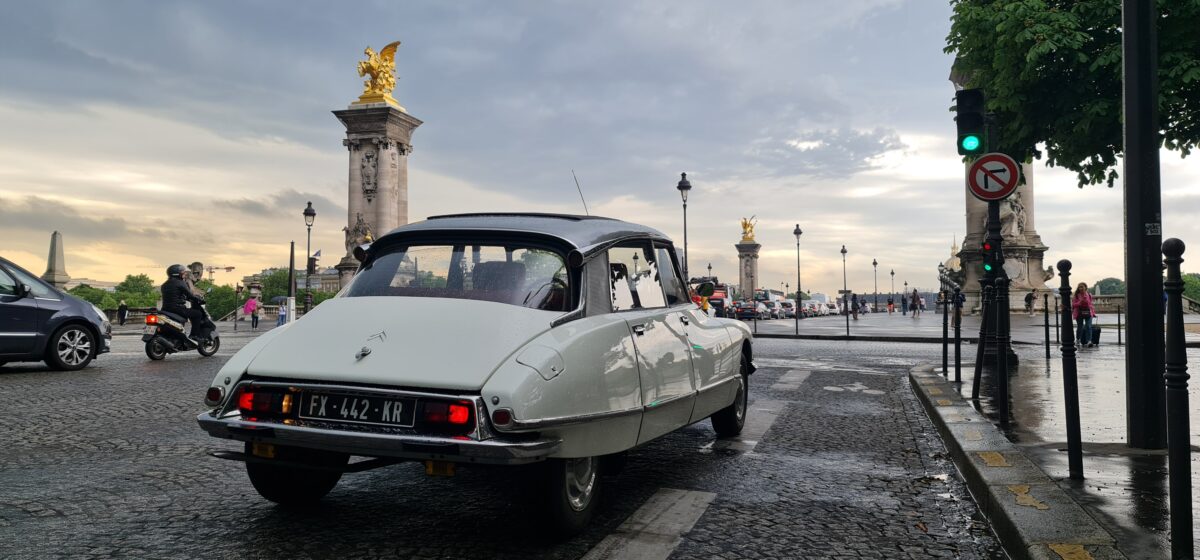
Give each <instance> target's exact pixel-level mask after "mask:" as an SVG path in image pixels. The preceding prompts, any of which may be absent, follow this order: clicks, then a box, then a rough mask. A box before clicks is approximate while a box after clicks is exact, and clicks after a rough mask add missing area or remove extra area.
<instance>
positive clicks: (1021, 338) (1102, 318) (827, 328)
mask: <svg viewBox="0 0 1200 560" xmlns="http://www.w3.org/2000/svg"><path fill="white" fill-rule="evenodd" d="M951 319H953V317H951ZM1121 321H1122V322H1124V321H1125V317H1124V316H1122V317H1121ZM1010 322H1011V325H1012V337H1013V342H1015V343H1018V344H1037V345H1041V344H1044V343H1045V340H1046V334H1045V333H1046V330H1045V326H1044V323H1043V316H1042V315H1041V314H1040V313H1039V314H1037V315H1036V316H1034V317H1030V316H1028V315H1026V314H1024V313H1014V314H1012V316H1011V320H1010ZM1184 322H1185V323H1187V324H1188V325H1189V326H1191V327H1192V329H1193V331H1194V332H1189V333H1187V342H1188V346H1189V347H1192V346H1196V347H1200V315H1184ZM746 324H747V325H749V326H750V328H751V329H754V328H755V325H754V321H747V322H746ZM1094 324H1095V325H1098V326H1100V327H1102V328H1103V330H1102V331H1101V338H1100V341H1101V343H1103V344H1114V345H1115V344H1116V342H1117V328H1116V325H1117V316H1116V314H1101V315H1099V316H1098V317H1096V319H1095V320H1094ZM1122 326H1123V325H1122ZM1054 332H1055V328H1054V316H1053V315H1051V316H1050V340H1051V344H1053V343H1054ZM949 333H950V336H951V337H953V336H954V326H953V325H950V327H949ZM756 334H758V335H766V337H768V338H769V337H773V336H795V335H796V321H795V320H794V319H772V320H767V321H758V325H757V333H756ZM978 335H979V316H977V315H967V316H964V317H963V321H962V337H963V340H964V341H966V340H974V339H975V338H976V337H977V336H978ZM1122 337H1124V334H1122ZM800 338H839V339H844V338H846V318H845V317H844V316H841V315H838V316H833V315H829V316H825V317H809V318H808V319H801V320H800ZM850 338H851V339H861V340H879V341H895V342H940V341H941V338H942V315H941V314H940V313H934V312H933V311H932V310H930V311H926V312H924V313H922V314H921V315H920V316H919V317H917V318H915V319H914V318H913V317H911V316H907V315H901V314H900V313H894V314H892V315H890V316H889V315H888V314H887V313H869V314H859V316H858V320H857V321H855V320H854V318H853V317H851V318H850Z"/></svg>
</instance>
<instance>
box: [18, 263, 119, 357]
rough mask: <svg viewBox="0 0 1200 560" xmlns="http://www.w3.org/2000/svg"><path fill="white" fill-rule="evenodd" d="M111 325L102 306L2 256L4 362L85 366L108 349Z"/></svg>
mask: <svg viewBox="0 0 1200 560" xmlns="http://www.w3.org/2000/svg"><path fill="white" fill-rule="evenodd" d="M111 340H112V325H111V324H110V323H109V322H108V318H107V317H106V316H105V315H104V312H103V311H101V310H100V308H99V307H96V306H95V305H92V304H90V303H88V302H86V301H83V300H82V299H79V298H77V297H75V296H73V295H71V294H68V293H66V292H64V291H62V290H59V289H58V288H55V287H54V286H51V285H50V284H47V283H45V282H43V281H42V280H41V279H40V278H38V277H36V276H34V275H33V274H30V273H29V271H27V270H25V269H23V268H21V267H19V266H17V265H15V264H13V263H12V262H10V261H8V260H6V259H4V258H0V365H4V364H5V363H7V362H41V361H45V362H46V365H48V366H50V367H51V368H54V369H57V370H63V371H70V370H77V369H83V368H84V367H87V365H88V364H89V363H91V361H92V360H93V359H95V358H96V356H99V355H100V354H103V353H105V352H108V349H109V343H110V342H111Z"/></svg>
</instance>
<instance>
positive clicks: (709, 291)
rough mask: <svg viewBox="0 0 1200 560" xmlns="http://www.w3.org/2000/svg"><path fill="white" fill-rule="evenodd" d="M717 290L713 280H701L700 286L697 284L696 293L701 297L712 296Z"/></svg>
mask: <svg viewBox="0 0 1200 560" xmlns="http://www.w3.org/2000/svg"><path fill="white" fill-rule="evenodd" d="M716 290H717V287H716V286H715V285H713V283H712V282H701V283H700V285H699V286H696V295H698V296H700V297H711V296H712V295H713V292H715V291H716Z"/></svg>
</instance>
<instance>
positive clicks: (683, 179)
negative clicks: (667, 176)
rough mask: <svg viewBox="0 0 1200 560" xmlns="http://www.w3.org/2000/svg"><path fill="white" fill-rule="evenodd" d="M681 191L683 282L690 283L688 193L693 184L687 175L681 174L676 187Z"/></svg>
mask: <svg viewBox="0 0 1200 560" xmlns="http://www.w3.org/2000/svg"><path fill="white" fill-rule="evenodd" d="M675 188H677V189H679V198H682V199H683V281H684V282H685V283H687V282H690V281H691V278H690V277H689V276H688V240H687V198H688V191H690V190H692V184H691V183H689V182H688V180H687V173H680V174H679V184H678V185H675Z"/></svg>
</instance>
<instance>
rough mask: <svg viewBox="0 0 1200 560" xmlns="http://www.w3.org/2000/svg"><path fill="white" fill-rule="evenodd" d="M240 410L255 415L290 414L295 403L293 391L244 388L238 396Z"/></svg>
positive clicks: (244, 413)
mask: <svg viewBox="0 0 1200 560" xmlns="http://www.w3.org/2000/svg"><path fill="white" fill-rule="evenodd" d="M237 403H238V411H239V412H241V413H242V414H243V415H253V416H263V415H266V416H289V415H291V414H292V409H293V408H294V405H295V397H293V396H292V394H291V393H278V392H273V391H270V392H269V391H255V390H253V389H243V390H241V392H240V393H239V394H238V396H237Z"/></svg>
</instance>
